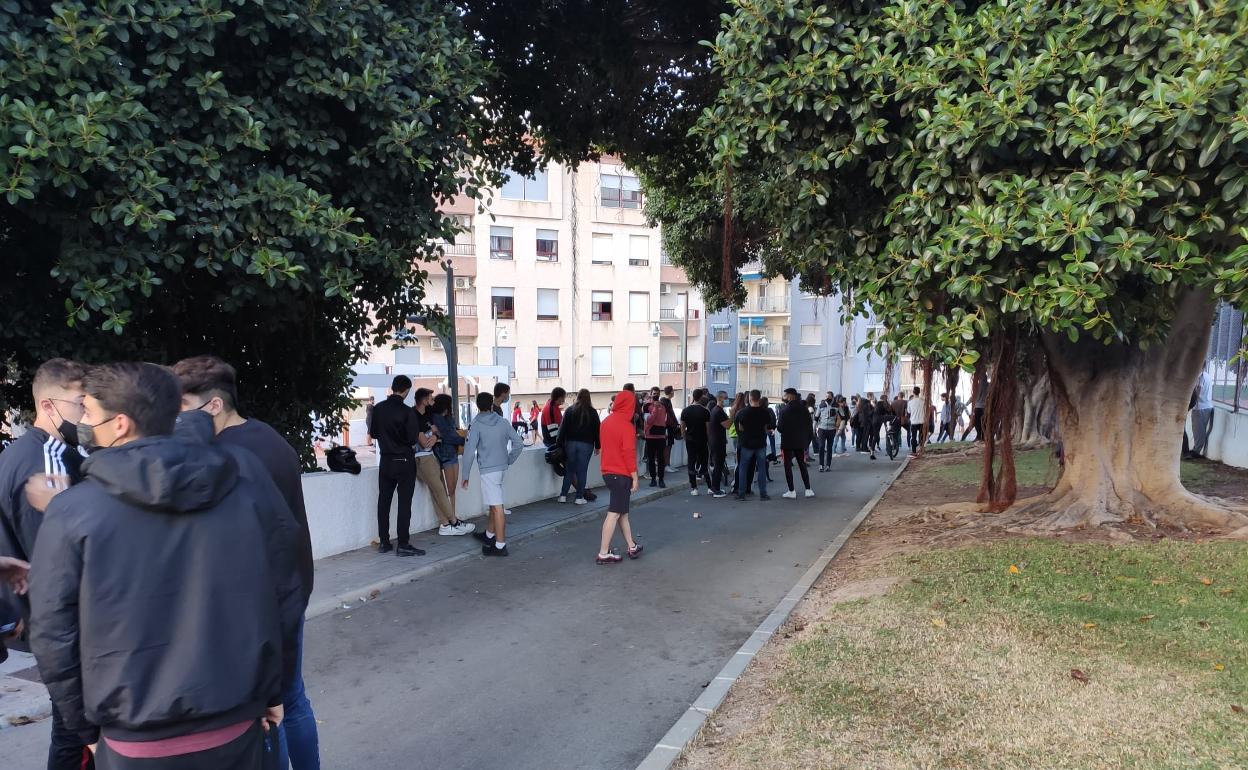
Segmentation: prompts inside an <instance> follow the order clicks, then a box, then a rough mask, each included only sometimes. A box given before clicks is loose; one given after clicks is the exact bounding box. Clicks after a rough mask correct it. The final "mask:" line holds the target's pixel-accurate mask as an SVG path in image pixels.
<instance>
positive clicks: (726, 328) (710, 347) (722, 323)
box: [703, 310, 739, 395]
mask: <svg viewBox="0 0 1248 770" xmlns="http://www.w3.org/2000/svg"><path fill="white" fill-rule="evenodd" d="M706 326H707V330H706V356H705V360H706V376H705V377H704V378H703V387H706V388H710V389H711V390H712V391H713V392H715V393H718V392H719V391H721V390H722V391H725V392H727V393H728V394H729V395H735V394H736V393H737V391H738V390H739V388H738V387H737V312H736V311H735V310H721V311H719V312H717V313H712V314H711V315H710V316H708V317H707V319H706Z"/></svg>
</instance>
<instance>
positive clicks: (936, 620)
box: [932, 618, 945, 628]
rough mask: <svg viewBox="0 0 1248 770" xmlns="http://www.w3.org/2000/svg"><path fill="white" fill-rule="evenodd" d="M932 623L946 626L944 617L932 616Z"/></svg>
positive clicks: (937, 625) (939, 626) (942, 626)
mask: <svg viewBox="0 0 1248 770" xmlns="http://www.w3.org/2000/svg"><path fill="white" fill-rule="evenodd" d="M932 625H933V626H936V627H937V628H944V627H945V619H944V618H932Z"/></svg>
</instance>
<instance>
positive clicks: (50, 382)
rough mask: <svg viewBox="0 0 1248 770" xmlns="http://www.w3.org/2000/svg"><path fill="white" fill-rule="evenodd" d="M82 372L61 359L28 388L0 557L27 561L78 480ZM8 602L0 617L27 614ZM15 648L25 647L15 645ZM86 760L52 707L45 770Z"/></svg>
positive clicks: (8, 460)
mask: <svg viewBox="0 0 1248 770" xmlns="http://www.w3.org/2000/svg"><path fill="white" fill-rule="evenodd" d="M86 374H87V367H86V366H84V365H83V364H80V363H78V362H77V361H69V360H67V359H64V358H53V359H50V360H48V361H45V362H44V363H43V364H42V365H40V367H39V368H38V369H37V370H36V371H35V377H34V382H33V383H32V387H31V390H32V394H33V396H34V401H35V421H34V424H33V425H32V426H31V427H30V429H29V430H27V431H26V432H25V433H24V434H22V436H21V437H20V438H18V439H17V440H16V441H14V442H13V443H12V444H10V445H9V446H8V448H6V449H5V450H4V451H3V452H0V556H12V557H15V558H17V559H21V560H22V561H25V562H29V561H30V560H31V559H32V558H33V554H34V552H35V540H36V536H37V535H38V533H39V529H40V526H41V525H42V523H43V510H44V509H45V508H46V507H47V505H48V502H49V501H50V500H51V498H52V496H53V495H54V494H56V493H57V492H58V491H60V490H62V489H64V488H66V487H68V486H70V485H71V484H74V483H76V482H77V481H78V479H79V478H80V473H79V466H80V465H81V464H82V460H83V455H82V454H81V453H80V452H79V451H78V421H79V420H81V419H82V379H83V377H85V376H86ZM6 599H8V601H7V602H6ZM6 603H7V604H8V605H9V608H8V610H7V611H5V612H0V615H5V614H9V615H16V616H17V617H21V618H27V617H29V616H30V604H29V602H28V600H27V599H26V597H24V596H23V597H12V596H10V597H4V596H0V605H3V604H6ZM6 622H8V621H3V620H0V623H6ZM13 646H14V647H15V648H17V649H27V648H26V645H25V644H22V643H20V642H17V641H15V643H14V645H13ZM84 758H85V759H86V761H87V764H86V766H87V767H90V766H91V759H90V753H89V752H87V750H86V745H85V744H84V743H83V742H82V741H80V740H79V739H78V736H77V735H75V734H74V733H73V732H71V731H69V730H66V729H65V726H64V724H63V722H62V720H61V715H60V713H59V712H58V711H57V710H56V708H55V705H54V706H53V708H52V739H51V742H50V744H49V747H48V765H47V766H48V770H81V768H83V760H84Z"/></svg>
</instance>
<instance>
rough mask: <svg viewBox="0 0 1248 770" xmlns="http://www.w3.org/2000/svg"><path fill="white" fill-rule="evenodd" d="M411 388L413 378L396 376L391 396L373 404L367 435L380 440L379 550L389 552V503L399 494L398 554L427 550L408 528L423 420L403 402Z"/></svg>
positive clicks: (378, 442) (410, 521) (393, 548)
mask: <svg viewBox="0 0 1248 770" xmlns="http://www.w3.org/2000/svg"><path fill="white" fill-rule="evenodd" d="M411 390H412V380H411V378H409V377H408V376H407V375H405V374H398V375H395V377H394V379H393V380H392V381H391V383H390V395H389V396H387V397H386V400H385V401H382V402H381V403H380V404H377V405H376V406H374V407H373V421H372V422H371V423H369V425H368V434H369V435H370V436H372V437H373V439H374V440H375V441H376V442H377V454H378V462H377V542H378V546H377V552H378V553H390V552H391V551H395V547H394V546H393V545H392V544H391V543H390V503H391V501H393V500H394V493H395V491H396V490H397V491H398V493H399V511H398V540H399V547H398V550H397V551H396V553H397V554H398V555H399V556H424V555H425V552H424V551H423V550H421V549H420V548H416V547H415V546H413V545H412V544H411V535H410V534H409V533H408V530H410V529H411V526H412V495H413V494H414V493H415V491H416V451H415V449H414V448H413V447H415V446H416V442H417V440H419V439H420V432H421V431H420V420H418V419H417V417H416V412H415V411H414V410H413V409H412V408H411V407H410V406H408V405H407V404H405V403H404V401H405V400H406V399H407V394H408V393H410V392H411Z"/></svg>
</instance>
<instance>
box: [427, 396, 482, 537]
mask: <svg viewBox="0 0 1248 770" xmlns="http://www.w3.org/2000/svg"><path fill="white" fill-rule="evenodd" d="M413 401H414V402H415V406H414V407H413V409H414V410H415V411H416V420H417V423H418V430H419V435H418V436H417V438H416V478H418V479H420V481H421V483H423V484H424V485H425V489H427V490H429V497H430V499H431V500H433V510H434V512H435V513H436V514H437V516H438V521H439V522H440V523H439V526H438V534H439V535H443V536H446V537H453V536H458V535H467V534H470V533H471V532H472V531H473V530H475V529H476V528H477V526H476V525H475V524H469V523H468V522H466V521H460V520H459V517H458V516H456V515H455V507H454V506H453V505H451V496H450V495H449V494H447V492H446V479H445V478H443V476H442V465H441V463H439V462H438V458H437V457H435V456H434V454H433V451H434V449H435V448H436V447H437V445H438V444H439V443H440V442H441V441H442V436H441V431H439V430H438V428H437V426H435V425H434V424H433V421H432V419H431V418H432V416H433V412H432V410H431V409H430V406H431V405H432V403H433V391H432V390H429V389H428V388H417V389H416V395H415V396H414V397H413Z"/></svg>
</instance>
